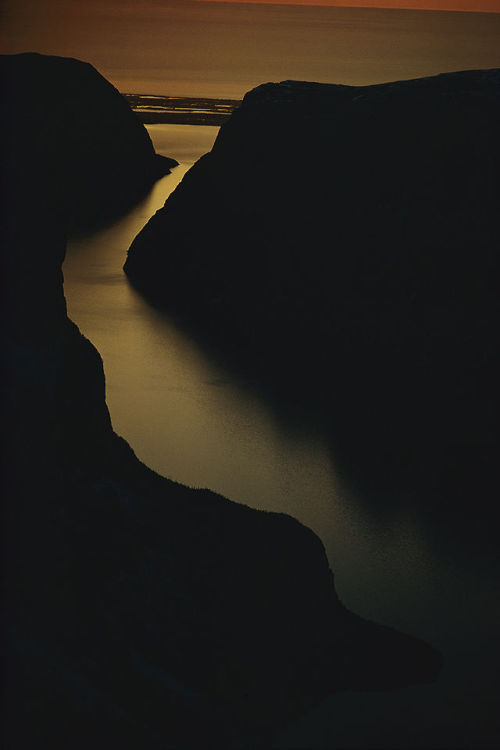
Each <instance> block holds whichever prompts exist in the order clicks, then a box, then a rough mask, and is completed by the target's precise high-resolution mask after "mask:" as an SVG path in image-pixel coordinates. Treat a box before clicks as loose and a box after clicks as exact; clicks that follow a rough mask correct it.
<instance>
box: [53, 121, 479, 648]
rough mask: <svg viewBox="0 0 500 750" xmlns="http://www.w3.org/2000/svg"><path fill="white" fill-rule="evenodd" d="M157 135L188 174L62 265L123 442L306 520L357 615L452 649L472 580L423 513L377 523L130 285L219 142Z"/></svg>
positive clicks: (304, 428)
mask: <svg viewBox="0 0 500 750" xmlns="http://www.w3.org/2000/svg"><path fill="white" fill-rule="evenodd" d="M155 128H156V130H155V129H154V128H151V129H150V132H152V134H153V136H154V138H155V142H156V144H158V143H161V144H162V149H161V150H164V152H165V149H166V146H168V143H170V144H171V148H170V149H169V150H168V151H166V153H167V155H168V154H169V153H170V155H172V156H174V157H177V158H179V155H178V153H177V152H176V150H175V148H174V147H175V145H176V143H178V145H179V152H182V154H183V158H184V161H183V162H182V163H181V166H180V167H177V168H176V169H175V170H173V173H172V174H171V175H168V176H167V177H165V178H163V179H162V180H160V181H159V182H158V183H157V184H156V186H155V187H154V189H153V190H152V192H151V193H150V195H149V196H148V197H147V198H146V200H145V201H143V202H142V203H141V204H140V205H139V206H137V207H136V208H135V209H134V210H132V211H131V212H130V213H129V214H128V215H127V216H126V217H124V218H122V219H121V220H120V221H118V222H116V223H115V224H114V225H113V226H111V227H108V228H106V229H103V230H101V231H99V232H96V233H95V234H93V235H92V236H90V237H87V238H78V239H73V240H71V242H70V243H69V247H68V253H67V258H66V261H65V264H64V269H63V270H64V276H65V292H66V298H67V304H68V313H69V316H70V317H71V318H72V319H73V320H74V321H75V322H76V323H77V325H78V326H79V327H80V329H81V331H82V332H83V333H84V334H85V335H86V336H87V337H88V338H89V339H90V340H91V341H92V343H93V344H94V345H95V346H96V347H97V349H98V350H99V352H100V354H101V356H102V358H103V362H104V371H105V376H106V391H107V402H108V406H109V409H110V413H111V418H112V421H113V426H114V428H115V430H116V432H117V433H118V434H120V435H122V436H123V437H124V438H125V439H126V440H127V441H128V442H129V443H130V444H131V446H132V448H133V449H134V451H135V452H136V454H137V456H138V457H139V458H140V459H141V460H142V461H144V462H145V463H146V464H147V465H148V466H150V467H151V468H152V469H154V470H156V471H158V472H159V473H160V474H162V475H164V476H168V477H170V478H172V479H174V480H177V481H179V482H182V483H185V484H187V485H190V486H195V487H209V488H210V489H212V490H215V491H216V492H219V493H221V494H223V495H225V496H227V497H229V498H231V499H232V500H235V501H237V502H241V503H245V504H248V505H251V506H253V507H257V508H262V509H266V510H274V511H277V512H283V513H289V514H291V515H292V516H295V517H296V518H297V519H299V520H300V521H301V522H303V523H304V524H306V525H307V526H309V527H310V528H312V529H313V530H314V531H315V532H316V533H317V534H318V535H319V536H320V538H321V539H322V540H323V542H324V544H325V548H326V551H327V554H328V557H329V560H330V563H331V566H332V568H333V570H334V571H335V578H336V587H337V590H338V592H339V595H340V596H341V598H342V600H343V601H344V603H345V604H346V605H347V606H348V607H350V608H352V609H353V610H355V611H357V612H358V613H360V614H363V615H365V616H367V617H372V618H374V619H378V620H379V621H381V622H386V623H387V624H389V625H392V626H394V627H400V628H401V629H403V630H406V631H407V632H413V633H415V634H417V635H422V636H424V637H427V638H429V639H430V640H431V641H433V642H435V643H437V645H439V642H440V640H443V639H444V640H446V639H447V638H448V637H449V631H450V627H449V621H450V614H449V613H450V612H454V611H455V609H457V617H458V609H460V601H461V600H460V591H461V587H462V585H463V582H464V580H465V579H466V577H467V576H471V575H472V573H471V572H468V570H464V571H462V578H461V579H460V581H459V582H457V576H456V570H455V569H452V568H449V566H447V565H446V561H445V560H444V562H443V559H441V556H440V554H439V552H437V551H436V549H435V548H433V549H430V547H429V544H428V540H427V537H426V534H427V532H426V531H425V530H424V529H423V527H422V525H421V519H418V518H417V517H416V515H415V514H414V513H412V512H411V511H410V510H408V509H409V508H410V509H411V504H406V505H401V506H398V507H399V508H400V509H399V510H398V509H397V508H396V510H394V511H391V512H389V513H386V514H385V515H384V516H383V517H382V518H381V517H378V516H377V515H376V513H370V511H369V510H368V508H369V503H363V502H362V499H360V498H357V497H356V496H354V495H353V494H352V493H351V492H349V491H348V489H347V488H346V487H345V486H344V484H343V482H342V481H341V479H340V478H339V475H338V472H337V469H336V466H335V463H334V460H333V457H332V452H331V449H330V446H329V445H328V442H327V440H326V438H325V437H324V435H323V434H322V433H321V430H320V428H318V427H317V426H315V425H314V424H312V423H311V422H308V421H307V420H306V421H302V423H301V424H300V429H297V428H296V427H295V428H292V427H290V422H289V420H288V419H286V418H285V417H286V416H287V415H284V414H280V413H279V411H277V410H276V408H273V407H272V406H271V405H270V404H269V403H268V402H267V401H266V400H265V399H264V397H263V396H261V395H260V394H259V393H258V391H256V390H255V389H254V388H253V387H252V383H251V382H247V381H246V380H245V378H244V377H241V376H238V377H236V376H235V375H234V373H232V372H228V371H227V370H225V369H224V367H223V366H222V365H221V364H220V363H219V362H218V361H216V360H214V359H211V358H209V356H207V354H206V352H205V351H204V350H202V349H201V348H200V347H199V346H198V345H197V344H196V342H195V341H194V340H192V339H191V338H190V337H189V336H188V335H186V334H185V333H184V332H183V331H182V330H181V329H180V328H179V327H178V326H177V325H176V324H175V321H174V320H172V319H171V318H169V317H168V316H165V315H162V314H161V313H160V312H159V311H157V310H155V309H153V308H151V307H150V306H149V305H148V304H147V303H146V302H145V301H144V300H143V299H142V298H141V296H140V295H139V294H138V293H136V292H135V291H134V290H133V289H132V288H131V287H130V285H129V284H128V282H127V279H126V276H125V274H124V273H123V271H122V266H123V263H124V260H125V257H126V252H127V249H128V247H129V245H130V243H131V241H132V239H133V237H134V236H135V235H136V233H137V232H138V231H139V229H140V228H141V227H142V226H143V224H144V223H145V222H146V221H147V219H148V218H149V216H150V215H151V214H152V213H154V211H155V210H156V209H157V208H159V207H160V206H161V205H162V204H163V202H164V200H165V197H166V195H167V194H168V193H169V192H170V191H171V190H172V189H174V187H175V185H176V184H177V183H178V181H179V180H180V179H181V177H182V175H183V173H184V172H185V171H186V169H187V168H188V166H189V163H190V162H191V163H192V162H193V161H194V160H195V159H196V158H197V156H198V155H200V154H201V153H204V152H205V151H207V150H209V148H210V145H211V144H210V143H209V141H210V139H211V140H213V139H214V138H215V134H216V132H217V128H204V127H201V128H197V129H194V130H188V131H186V130H185V129H184V128H186V126H155ZM179 128H180V129H181V130H179ZM211 131H212V132H211ZM186 133H187V134H186ZM198 135H199V137H200V139H201V140H200V141H197V140H196V138H197V137H198ZM190 139H191V141H190ZM193 144H194V145H193ZM182 149H184V150H182ZM181 161H182V159H181ZM288 416H289V415H288ZM282 417H283V418H282ZM292 421H293V420H292ZM295 424H297V422H296V423H295ZM471 588H472V586H471ZM437 612H439V613H440V617H436V613H437ZM446 613H448V614H446ZM439 623H442V624H441V625H439ZM461 627H462V631H463V632H466V630H467V628H466V627H465V625H464V621H462V625H461ZM457 637H458V640H460V637H462V636H460V635H459V636H457ZM460 647H461V646H460Z"/></svg>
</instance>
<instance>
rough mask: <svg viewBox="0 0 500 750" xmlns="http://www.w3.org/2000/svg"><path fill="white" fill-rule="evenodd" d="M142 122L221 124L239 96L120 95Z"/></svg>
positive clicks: (150, 123)
mask: <svg viewBox="0 0 500 750" xmlns="http://www.w3.org/2000/svg"><path fill="white" fill-rule="evenodd" d="M122 96H124V97H125V99H126V100H127V102H128V103H129V105H130V107H131V109H132V110H133V111H134V112H135V114H136V115H137V116H138V118H139V119H140V121H141V122H142V123H143V124H145V125H153V124H178V125H222V124H223V123H224V122H225V121H226V120H227V119H228V117H230V115H231V113H232V112H233V110H235V109H236V108H237V107H239V105H240V104H241V100H240V99H208V98H200V97H198V98H194V97H178V96H159V95H156V94H154V95H153V94H122Z"/></svg>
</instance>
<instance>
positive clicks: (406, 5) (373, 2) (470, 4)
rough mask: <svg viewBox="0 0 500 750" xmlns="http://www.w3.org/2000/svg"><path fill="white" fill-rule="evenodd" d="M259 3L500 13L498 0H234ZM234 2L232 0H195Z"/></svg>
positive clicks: (198, 0) (499, 0)
mask: <svg viewBox="0 0 500 750" xmlns="http://www.w3.org/2000/svg"><path fill="white" fill-rule="evenodd" d="M236 1H237V2H245V3H255V4H260V5H312V6H314V5H316V6H317V5H326V6H330V7H349V8H401V9H412V10H462V11H474V12H476V13H477V12H489V13H500V0H236ZM197 2H234V0H197Z"/></svg>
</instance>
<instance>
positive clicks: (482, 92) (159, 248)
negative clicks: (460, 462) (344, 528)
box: [125, 70, 500, 434]
mask: <svg viewBox="0 0 500 750" xmlns="http://www.w3.org/2000/svg"><path fill="white" fill-rule="evenodd" d="M499 80H500V72H499V71H498V70H491V71H466V72H458V73H450V74H443V75H439V76H435V77H432V78H425V79H417V80H412V81H400V82H396V83H387V84H381V85H374V86H365V87H350V86H340V85H327V84H316V83H304V82H297V81H285V82H283V83H279V84H272V83H268V84H264V85H262V86H259V87H257V88H256V89H254V90H253V91H251V92H249V93H248V94H247V95H246V96H245V98H244V100H243V103H242V105H241V107H240V108H239V109H237V110H236V111H235V112H234V113H233V114H232V116H231V118H230V119H229V121H228V122H227V123H226V124H225V125H223V127H222V128H221V130H220V133H219V135H218V138H217V140H216V142H215V145H214V147H213V149H212V151H211V152H210V153H209V154H208V155H205V156H203V157H202V158H201V159H200V160H199V161H198V162H197V164H195V166H194V167H193V168H192V169H191V170H190V172H189V173H188V174H187V175H186V176H185V178H184V180H183V181H182V183H181V184H180V185H179V187H178V188H177V189H176V191H175V192H174V193H173V194H172V195H171V196H170V197H169V198H168V200H167V202H166V205H165V207H164V208H163V209H162V210H161V211H160V212H158V213H157V214H156V215H155V216H154V217H153V218H152V219H151V220H150V221H149V223H148V224H147V225H146V226H145V227H144V229H143V230H142V231H141V233H140V234H139V235H138V237H137V238H136V239H135V240H134V242H133V244H132V247H131V248H130V251H129V255H128V259H127V262H126V265H125V270H126V272H127V274H128V275H129V277H130V279H131V280H132V281H133V283H134V284H135V285H136V286H137V287H138V288H139V289H140V290H142V291H143V292H144V293H145V294H146V295H147V296H148V297H149V298H151V299H153V300H154V301H155V302H156V303H157V304H159V305H162V306H164V307H166V308H167V309H169V310H173V311H176V312H181V313H183V314H184V316H185V318H186V320H189V321H190V323H191V325H192V330H195V331H196V330H198V331H200V330H204V331H206V330H207V329H208V330H209V332H210V334H211V335H212V336H215V337H216V338H217V339H219V340H220V341H221V342H222V344H223V346H225V347H226V348H229V349H230V350H231V351H232V352H233V353H236V354H237V355H241V354H243V355H244V356H246V357H247V359H250V360H251V361H252V363H253V366H254V367H256V368H260V370H261V372H262V371H264V372H266V374H267V375H270V377H271V378H274V380H275V381H277V382H278V383H279V384H280V385H279V387H281V388H286V387H289V388H290V389H292V391H294V389H295V390H297V383H299V384H302V383H304V382H308V383H309V384H312V385H313V386H314V390H315V391H316V393H317V394H318V395H319V396H320V399H321V400H322V403H323V405H324V406H325V408H327V407H328V404H327V402H329V406H330V407H331V408H332V409H335V410H336V412H338V411H342V410H346V411H347V414H348V419H347V420H346V422H348V423H351V424H352V423H353V421H354V422H357V419H354V414H355V413H357V414H358V416H359V418H360V419H361V420H364V421H365V422H366V417H367V415H368V414H369V413H371V412H376V413H377V419H376V421H378V424H380V420H381V419H382V421H384V419H385V418H386V417H388V415H390V418H391V419H394V420H396V421H398V420H399V421H400V423H401V425H403V426H404V425H405V424H407V422H408V420H410V421H412V423H414V424H415V429H417V428H418V423H419V421H420V422H421V424H422V425H424V429H425V430H426V431H427V432H428V425H429V418H430V416H431V415H434V416H435V415H436V414H440V421H441V428H442V429H444V430H446V429H447V428H446V425H453V426H452V427H451V431H452V432H453V431H458V432H460V431H462V433H467V432H480V431H482V430H484V432H485V434H487V433H488V430H490V428H492V425H491V424H487V423H488V414H489V412H490V406H489V402H488V399H489V398H490V397H491V395H492V393H493V392H495V391H496V385H495V382H496V376H497V374H498V373H497V370H496V369H495V368H496V365H494V361H495V359H496V346H497V345H496V339H497V331H496V328H495V324H494V322H493V321H494V319H495V315H494V312H495V309H496V294H497V292H496V281H495V280H494V274H493V273H492V269H493V264H494V259H495V256H496V254H497V252H498V247H499V246H500V242H499V229H498V227H499V225H498V205H499V203H500V201H499V197H500V196H499V187H498V174H499V167H500V157H499V154H500V139H499V138H498V132H500V96H499ZM309 390H311V389H309ZM461 410H463V415H462V416H463V424H462V425H461V426H460V425H458V423H457V420H458V422H459V421H460V418H461ZM472 423H474V424H476V423H477V424H481V427H479V428H478V429H476V427H475V426H471V424H472Z"/></svg>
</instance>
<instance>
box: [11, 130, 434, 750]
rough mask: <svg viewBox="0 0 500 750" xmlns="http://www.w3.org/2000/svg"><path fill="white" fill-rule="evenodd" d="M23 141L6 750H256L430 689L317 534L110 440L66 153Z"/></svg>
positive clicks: (15, 215) (17, 181) (426, 651)
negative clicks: (329, 704)
mask: <svg viewBox="0 0 500 750" xmlns="http://www.w3.org/2000/svg"><path fill="white" fill-rule="evenodd" d="M32 124H33V127H35V128H36V123H32ZM24 136H25V132H24V130H23V128H21V129H20V130H19V131H17V130H15V129H14V128H12V127H10V128H8V129H7V132H6V134H5V138H3V139H2V145H3V146H4V147H5V158H4V160H3V163H4V165H5V166H6V169H5V172H4V174H5V177H6V184H7V185H10V186H13V187H12V190H11V191H10V193H9V200H8V203H7V206H8V212H7V215H6V216H5V218H4V220H3V221H2V224H1V231H2V237H1V239H2V242H1V247H2V253H3V255H2V261H3V265H4V269H3V270H4V275H3V278H4V282H5V292H6V293H5V295H4V298H3V302H4V315H3V338H2V348H1V352H2V359H3V365H2V369H3V372H4V374H5V375H6V381H5V391H4V397H5V398H4V421H3V429H4V450H3V458H4V484H5V492H4V503H5V504H4V518H3V521H4V524H3V529H4V574H5V575H4V605H5V613H6V616H5V635H6V644H5V651H4V653H5V654H6V657H5V664H4V667H5V669H4V679H5V686H6V691H5V696H6V698H5V700H6V710H5V717H6V721H5V726H4V738H5V747H6V748H9V750H20V749H21V748H23V749H24V748H26V747H29V748H32V749H33V750H36V749H37V748H42V747H46V746H49V747H52V748H68V747H72V748H75V747H76V748H82V750H83V749H84V748H85V750H87V749H88V748H89V747H93V748H94V747H95V748H111V747H120V748H134V749H136V748H144V749H147V748H161V749H162V750H163V749H164V748H166V747H183V748H184V747H208V746H210V747H221V746H226V745H230V746H238V747H241V746H245V745H247V746H250V747H254V746H256V745H258V744H259V742H260V741H262V742H267V741H268V740H269V737H270V735H272V732H273V731H274V730H275V729H276V727H278V726H279V725H280V724H283V723H284V722H286V721H287V720H289V719H290V718H292V717H293V716H295V715H297V714H298V713H300V712H301V711H304V710H305V709H306V708H308V707H309V706H310V705H312V704H314V703H315V702H317V701H318V700H319V699H320V698H321V697H322V696H324V695H326V694H327V693H329V692H333V691H337V690H343V689H347V688H349V689H356V688H358V689H380V688H384V687H391V686H394V685H401V684H407V683H412V682H415V681H427V680H431V679H433V678H434V677H435V676H436V674H437V672H438V671H439V668H440V662H441V659H440V657H439V655H438V654H437V653H436V652H435V651H434V650H433V649H432V648H431V647H429V646H427V645H425V644H424V643H421V642H420V641H417V640H416V639H414V638H410V637H408V636H403V635H401V634H398V633H396V632H394V631H391V630H389V629H387V628H383V627H379V626H376V625H374V624H372V623H368V622H366V621H364V620H362V619H361V618H358V617H356V616H355V615H354V614H352V613H350V612H348V611H347V610H346V609H345V608H344V607H343V605H342V604H341V602H340V601H339V599H338V597H337V595H336V593H335V588H334V583H333V577H332V573H331V571H330V570H329V567H328V562H327V560H326V556H325V553H324V550H323V547H322V545H321V543H320V541H319V540H318V539H317V537H316V536H315V535H314V534H313V533H312V532H311V531H309V530H308V529H306V528H304V527H303V526H302V525H301V524H299V523H298V522H297V521H295V520H293V519H292V518H289V517H287V516H284V515H278V514H273V513H264V512H260V511H255V510H251V509H249V508H247V507H244V506H241V505H237V504H235V503H232V502H230V501H229V500H226V499H225V498H223V497H220V496H219V495H216V494H214V493H212V492H210V491H208V490H193V489H189V488H187V487H184V486H181V485H179V484H176V483H174V482H172V481H170V480H168V479H164V478H162V477H159V476H158V475H156V474H155V473H154V472H152V471H150V470H149V469H148V468H147V467H145V466H144V465H143V464H141V463H140V462H139V461H138V460H137V458H136V457H135V456H134V454H133V452H132V450H131V449H130V447H129V446H128V445H127V444H126V443H125V442H124V441H123V440H122V439H121V438H120V437H118V436H117V435H115V434H114V432H113V430H112V425H111V421H110V417H109V413H108V410H107V407H106V403H105V394H104V375H103V369H102V362H101V359H100V357H99V355H98V353H97V351H96V350H95V349H94V347H93V346H92V345H91V344H90V342H89V341H87V340H86V339H85V338H84V337H83V336H82V335H81V334H80V332H79V331H78V329H77V327H76V326H75V325H74V324H73V323H71V321H69V320H68V318H67V316H66V309H65V301H64V296H63V289H62V274H61V263H62V260H63V257H64V252H65V241H66V238H65V224H66V223H67V211H68V205H67V202H66V201H65V194H66V187H67V186H66V185H65V183H64V181H63V180H64V174H65V173H64V171H60V172H53V173H52V175H51V177H50V179H47V176H48V175H49V174H50V168H51V164H52V163H53V158H54V154H55V155H56V157H57V159H59V156H58V154H57V152H58V148H59V146H60V142H59V141H57V142H54V140H53V133H52V131H49V132H45V133H44V137H43V139H42V137H41V135H40V137H39V138H38V140H37V141H36V146H35V147H34V148H31V149H30V150H29V152H28V151H27V149H26V147H25V142H24V140H23V139H24ZM66 156H68V155H67V154H66ZM70 156H71V155H70ZM90 157H91V155H90V154H89V159H90ZM56 163H58V164H59V163H60V162H59V161H57V162H56ZM90 199H91V198H90V197H89V200H90ZM82 201H83V204H84V205H85V204H86V201H87V196H85V195H84V196H83V198H82ZM3 207H5V204H3Z"/></svg>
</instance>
